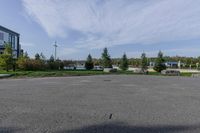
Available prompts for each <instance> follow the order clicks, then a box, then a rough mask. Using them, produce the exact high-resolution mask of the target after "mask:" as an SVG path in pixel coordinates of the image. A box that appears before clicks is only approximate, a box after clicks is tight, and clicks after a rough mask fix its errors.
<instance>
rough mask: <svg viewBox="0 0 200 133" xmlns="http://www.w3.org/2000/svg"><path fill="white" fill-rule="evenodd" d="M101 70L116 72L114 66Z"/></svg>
mask: <svg viewBox="0 0 200 133" xmlns="http://www.w3.org/2000/svg"><path fill="white" fill-rule="evenodd" d="M103 71H104V72H107V73H113V72H117V69H115V68H104V69H103Z"/></svg>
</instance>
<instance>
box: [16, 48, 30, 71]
mask: <svg viewBox="0 0 200 133" xmlns="http://www.w3.org/2000/svg"><path fill="white" fill-rule="evenodd" d="M29 62H30V61H29V57H28V53H27V52H25V53H24V54H23V55H21V56H20V57H19V58H18V60H17V62H16V64H17V66H18V68H19V69H20V70H28V67H29V66H30V65H29V64H28V63H29Z"/></svg>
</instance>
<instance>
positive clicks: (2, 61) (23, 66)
mask: <svg viewBox="0 0 200 133" xmlns="http://www.w3.org/2000/svg"><path fill="white" fill-rule="evenodd" d="M170 60H171V61H179V60H180V61H182V62H186V63H187V65H188V64H189V63H190V64H193V66H192V67H194V66H195V64H194V63H198V62H200V57H198V58H191V57H178V56H176V57H169V56H163V53H162V52H161V51H159V53H158V56H157V58H147V57H146V54H145V53H144V52H143V53H142V54H141V58H130V59H128V58H127V55H126V53H124V54H123V55H122V57H121V58H113V59H112V58H111V56H110V54H109V52H108V49H107V48H104V49H103V52H102V54H101V58H100V59H95V58H94V59H93V58H92V55H91V54H89V55H88V57H87V59H86V62H85V68H86V69H87V70H91V69H93V68H94V66H95V65H101V66H103V67H104V68H112V65H117V66H119V68H120V69H121V70H123V71H126V70H127V69H128V67H129V66H136V67H140V68H141V69H142V71H145V70H147V69H148V65H149V62H150V61H153V62H155V67H154V70H156V71H158V72H161V71H162V70H164V69H166V66H165V64H164V62H165V61H170ZM72 64H74V62H73V61H72V60H71V61H70V60H68V61H67V60H63V61H61V60H59V59H54V56H53V55H51V56H50V58H49V59H46V57H45V56H44V55H43V53H40V54H39V53H36V54H35V58H34V59H32V58H30V57H29V56H28V53H27V52H25V53H24V54H23V55H21V56H20V57H19V58H18V59H15V58H14V55H13V52H12V48H11V45H10V44H8V43H7V44H5V49H4V52H3V54H1V55H0V68H1V69H4V70H6V71H9V70H10V69H13V71H15V69H16V68H18V69H20V70H60V69H63V68H64V66H68V65H72Z"/></svg>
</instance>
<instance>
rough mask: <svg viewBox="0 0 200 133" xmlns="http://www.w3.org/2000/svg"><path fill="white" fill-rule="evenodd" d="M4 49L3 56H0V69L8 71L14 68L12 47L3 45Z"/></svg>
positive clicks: (6, 44)
mask: <svg viewBox="0 0 200 133" xmlns="http://www.w3.org/2000/svg"><path fill="white" fill-rule="evenodd" d="M4 48H5V49H4V51H3V54H1V55H0V67H1V68H3V69H5V70H6V71H9V69H10V68H12V67H13V66H14V65H13V63H14V59H13V55H12V47H11V45H10V44H8V43H5V44H4Z"/></svg>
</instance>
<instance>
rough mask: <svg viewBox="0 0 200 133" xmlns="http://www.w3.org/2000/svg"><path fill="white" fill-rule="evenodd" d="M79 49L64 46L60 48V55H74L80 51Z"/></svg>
mask: <svg viewBox="0 0 200 133" xmlns="http://www.w3.org/2000/svg"><path fill="white" fill-rule="evenodd" d="M78 52H79V49H76V48H62V49H60V50H59V57H61V58H62V57H65V56H67V55H72V54H75V53H78Z"/></svg>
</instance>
